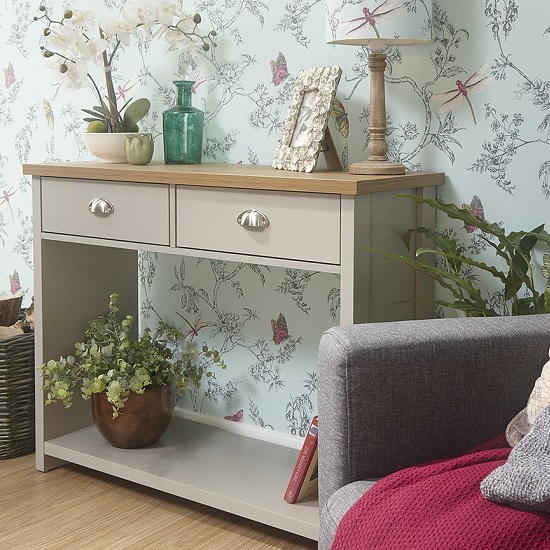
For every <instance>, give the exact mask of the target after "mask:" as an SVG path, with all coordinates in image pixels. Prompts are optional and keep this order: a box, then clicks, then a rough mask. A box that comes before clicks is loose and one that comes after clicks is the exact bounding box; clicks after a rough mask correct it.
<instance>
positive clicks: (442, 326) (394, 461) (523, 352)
mask: <svg viewBox="0 0 550 550" xmlns="http://www.w3.org/2000/svg"><path fill="white" fill-rule="evenodd" d="M549 345H550V315H532V316H523V317H494V318H467V319H455V318H452V319H433V320H425V321H402V322H394V323H370V324H364V325H352V326H341V327H334V328H332V329H330V330H328V331H327V332H326V333H325V334H324V335H323V336H322V339H321V342H320V348H319V368H318V376H319V392H318V409H319V506H320V540H319V549H320V550H328V549H329V548H330V545H331V543H332V539H333V537H334V534H335V532H336V527H337V525H338V522H339V521H340V519H341V518H342V516H343V515H344V513H345V511H346V510H347V509H348V508H349V507H350V506H351V505H352V504H353V503H354V502H355V501H356V500H357V499H358V498H359V496H361V495H362V494H363V493H364V492H365V491H366V490H368V488H369V487H370V486H372V483H373V481H372V480H373V479H374V480H375V479H377V478H380V477H382V476H385V475H387V474H389V473H391V472H394V471H396V470H399V469H402V468H404V467H407V466H411V465H414V464H419V463H422V462H426V461H429V460H432V459H437V458H445V457H451V456H457V455H460V454H462V453H463V452H465V451H467V450H468V449H471V448H473V447H475V446H477V445H479V444H481V443H484V442H486V441H489V440H490V439H492V438H493V437H495V436H496V435H498V434H499V433H502V432H503V431H504V429H505V427H506V425H507V423H508V422H509V421H510V420H511V419H512V418H513V417H514V415H515V414H516V413H518V412H519V411H520V410H521V409H522V408H524V407H525V405H526V403H527V399H528V397H529V394H530V392H531V390H532V388H533V384H534V382H535V380H536V378H537V377H538V376H539V374H540V372H541V369H542V366H543V365H544V363H545V362H546V361H547V360H548V349H549Z"/></svg>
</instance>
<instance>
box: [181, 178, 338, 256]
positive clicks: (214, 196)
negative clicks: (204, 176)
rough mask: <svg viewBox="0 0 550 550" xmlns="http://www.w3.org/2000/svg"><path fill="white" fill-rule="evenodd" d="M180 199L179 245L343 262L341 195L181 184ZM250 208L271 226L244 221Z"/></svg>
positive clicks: (259, 254) (237, 252)
mask: <svg viewBox="0 0 550 550" xmlns="http://www.w3.org/2000/svg"><path fill="white" fill-rule="evenodd" d="M176 197H177V207H176V216H177V230H176V244H177V246H178V247H185V248H193V249H199V250H213V251H219V252H230V253H235V254H247V255H253V256H264V257H271V258H283V259H289V260H303V261H310V262H319V263H328V264H335V265H338V264H339V263H340V196H339V195H329V194H321V193H287V192H274V191H248V190H244V189H219V188H205V187H177V189H176ZM250 210H255V211H259V212H261V213H262V214H264V215H265V216H266V218H267V220H268V223H267V226H266V227H261V226H260V227H258V228H251V227H244V226H242V225H240V224H239V223H238V221H237V218H239V217H240V216H241V215H242V214H243V213H245V214H244V217H247V215H246V212H247V211H250ZM253 217H254V215H252V216H250V215H249V216H248V218H249V219H252V223H253V221H254V220H253Z"/></svg>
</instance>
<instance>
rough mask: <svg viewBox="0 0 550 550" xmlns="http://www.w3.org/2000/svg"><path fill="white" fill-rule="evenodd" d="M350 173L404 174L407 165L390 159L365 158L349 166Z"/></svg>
mask: <svg viewBox="0 0 550 550" xmlns="http://www.w3.org/2000/svg"><path fill="white" fill-rule="evenodd" d="M348 171H349V173H350V174H367V175H368V174H373V175H388V176H390V175H397V174H404V173H405V167H404V166H403V165H402V164H400V163H399V162H390V161H389V160H364V161H362V162H354V163H353V164H351V165H350V166H349V170H348Z"/></svg>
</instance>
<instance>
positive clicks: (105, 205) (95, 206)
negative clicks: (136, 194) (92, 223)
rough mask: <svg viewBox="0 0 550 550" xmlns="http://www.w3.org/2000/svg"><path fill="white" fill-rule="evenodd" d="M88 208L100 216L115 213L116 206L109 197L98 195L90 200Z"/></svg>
mask: <svg viewBox="0 0 550 550" xmlns="http://www.w3.org/2000/svg"><path fill="white" fill-rule="evenodd" d="M88 210H89V211H90V212H91V213H92V214H97V215H98V216H110V215H111V214H113V213H114V211H115V206H114V204H113V203H112V202H111V201H110V200H109V199H104V198H101V197H97V198H96V199H93V200H92V201H90V204H89V205H88Z"/></svg>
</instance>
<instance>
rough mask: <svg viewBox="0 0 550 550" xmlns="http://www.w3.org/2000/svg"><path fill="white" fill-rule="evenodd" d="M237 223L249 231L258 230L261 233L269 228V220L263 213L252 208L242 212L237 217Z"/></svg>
mask: <svg viewBox="0 0 550 550" xmlns="http://www.w3.org/2000/svg"><path fill="white" fill-rule="evenodd" d="M237 223H238V224H239V225H242V226H243V227H246V228H247V229H257V230H259V231H261V230H263V229H265V228H266V227H268V226H269V218H268V217H267V216H266V215H265V214H264V213H263V212H260V211H259V210H255V209H254V208H251V209H249V210H245V211H244V212H241V213H240V214H239V215H238V216H237Z"/></svg>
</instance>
